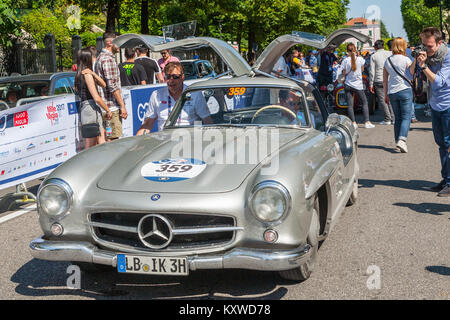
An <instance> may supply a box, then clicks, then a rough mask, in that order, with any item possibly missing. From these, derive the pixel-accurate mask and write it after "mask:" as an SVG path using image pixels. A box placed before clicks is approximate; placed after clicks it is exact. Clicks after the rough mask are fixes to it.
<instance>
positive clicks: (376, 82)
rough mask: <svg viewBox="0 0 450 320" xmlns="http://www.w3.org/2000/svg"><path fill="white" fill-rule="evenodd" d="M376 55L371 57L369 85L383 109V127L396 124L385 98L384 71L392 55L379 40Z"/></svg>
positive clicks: (392, 111) (376, 43) (376, 44)
mask: <svg viewBox="0 0 450 320" xmlns="http://www.w3.org/2000/svg"><path fill="white" fill-rule="evenodd" d="M374 49H375V53H374V54H373V55H372V56H371V57H370V67H369V84H370V92H371V93H372V94H375V96H376V99H377V100H378V103H379V104H380V105H381V107H382V109H383V114H384V119H383V121H381V122H380V124H382V125H389V124H393V123H394V119H395V116H394V110H392V106H391V105H390V104H387V103H386V101H385V96H384V88H383V70H384V64H385V63H386V60H387V58H389V57H390V56H391V55H392V52H391V51H387V50H384V41H383V40H377V41H376V42H375V45H374Z"/></svg>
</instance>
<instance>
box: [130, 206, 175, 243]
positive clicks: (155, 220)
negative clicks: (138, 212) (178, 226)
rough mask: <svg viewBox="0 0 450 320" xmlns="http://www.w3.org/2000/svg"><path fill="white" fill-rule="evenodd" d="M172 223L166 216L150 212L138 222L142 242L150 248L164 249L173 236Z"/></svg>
mask: <svg viewBox="0 0 450 320" xmlns="http://www.w3.org/2000/svg"><path fill="white" fill-rule="evenodd" d="M172 229H173V227H172V224H171V223H170V221H169V220H167V219H166V218H165V217H163V216H161V215H158V214H149V215H146V216H145V217H143V218H142V219H141V220H140V221H139V224H138V235H139V239H140V240H141V242H142V243H143V244H144V245H145V246H146V247H148V248H150V249H155V250H157V249H163V248H165V247H167V246H168V245H169V244H170V242H171V241H172V238H173V232H172Z"/></svg>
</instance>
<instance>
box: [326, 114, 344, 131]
mask: <svg viewBox="0 0 450 320" xmlns="http://www.w3.org/2000/svg"><path fill="white" fill-rule="evenodd" d="M340 123H341V117H340V116H339V115H338V114H337V113H332V114H330V115H329V116H328V119H327V122H326V123H325V128H326V130H327V131H326V134H327V135H328V133H329V132H330V129H331V128H333V127H337V126H338V125H339V124H340Z"/></svg>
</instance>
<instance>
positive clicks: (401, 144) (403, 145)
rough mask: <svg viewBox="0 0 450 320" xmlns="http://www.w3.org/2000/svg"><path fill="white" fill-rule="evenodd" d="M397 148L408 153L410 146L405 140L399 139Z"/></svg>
mask: <svg viewBox="0 0 450 320" xmlns="http://www.w3.org/2000/svg"><path fill="white" fill-rule="evenodd" d="M397 148H398V149H400V151H401V152H402V153H408V146H407V145H406V142H405V141H403V140H399V141H398V142H397Z"/></svg>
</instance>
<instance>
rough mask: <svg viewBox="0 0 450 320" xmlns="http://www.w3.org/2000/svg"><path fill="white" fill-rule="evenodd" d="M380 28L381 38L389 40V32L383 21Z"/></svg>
mask: <svg viewBox="0 0 450 320" xmlns="http://www.w3.org/2000/svg"><path fill="white" fill-rule="evenodd" d="M380 27H381V38H382V39H384V38H389V32H388V31H387V28H386V25H385V24H384V22H383V21H380Z"/></svg>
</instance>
